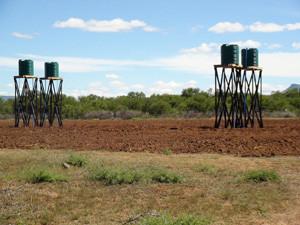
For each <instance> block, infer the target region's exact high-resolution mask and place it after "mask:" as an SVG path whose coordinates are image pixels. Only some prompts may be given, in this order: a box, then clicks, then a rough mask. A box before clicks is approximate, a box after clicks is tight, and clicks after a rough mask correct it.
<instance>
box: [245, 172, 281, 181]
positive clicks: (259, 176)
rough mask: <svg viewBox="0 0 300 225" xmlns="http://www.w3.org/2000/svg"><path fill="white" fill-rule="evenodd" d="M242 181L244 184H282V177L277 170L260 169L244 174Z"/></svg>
mask: <svg viewBox="0 0 300 225" xmlns="http://www.w3.org/2000/svg"><path fill="white" fill-rule="evenodd" d="M241 180H242V181H244V182H255V183H260V182H267V181H272V182H280V181H281V177H280V175H279V174H278V173H277V172H276V171H275V170H264V169H258V170H250V171H247V172H245V173H244V174H243V176H242V178H241Z"/></svg>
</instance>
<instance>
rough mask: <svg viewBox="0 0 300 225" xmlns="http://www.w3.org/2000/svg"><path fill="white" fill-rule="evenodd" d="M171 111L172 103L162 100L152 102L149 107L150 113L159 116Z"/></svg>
mask: <svg viewBox="0 0 300 225" xmlns="http://www.w3.org/2000/svg"><path fill="white" fill-rule="evenodd" d="M170 111H171V105H170V104H169V103H168V102H165V101H163V100H160V101H158V102H155V103H152V104H151V105H150V107H149V113H150V115H154V116H159V115H162V114H166V113H169V112H170Z"/></svg>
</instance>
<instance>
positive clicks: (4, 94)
mask: <svg viewBox="0 0 300 225" xmlns="http://www.w3.org/2000/svg"><path fill="white" fill-rule="evenodd" d="M0 95H2V96H11V95H12V94H9V93H8V92H7V91H0Z"/></svg>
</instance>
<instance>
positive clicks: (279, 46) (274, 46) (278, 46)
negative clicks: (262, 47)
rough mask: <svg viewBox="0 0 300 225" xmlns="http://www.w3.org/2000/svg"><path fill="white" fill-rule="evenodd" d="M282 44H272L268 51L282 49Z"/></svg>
mask: <svg viewBox="0 0 300 225" xmlns="http://www.w3.org/2000/svg"><path fill="white" fill-rule="evenodd" d="M281 47H282V45H281V44H270V45H268V49H275V48H281Z"/></svg>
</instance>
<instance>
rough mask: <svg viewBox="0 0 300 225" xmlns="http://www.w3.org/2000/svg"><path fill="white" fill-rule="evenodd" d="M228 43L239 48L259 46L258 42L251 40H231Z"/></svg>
mask: <svg viewBox="0 0 300 225" xmlns="http://www.w3.org/2000/svg"><path fill="white" fill-rule="evenodd" d="M230 44H237V45H238V46H239V47H240V48H258V47H259V46H261V44H260V42H258V41H252V40H247V41H237V42H231V43H230Z"/></svg>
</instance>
